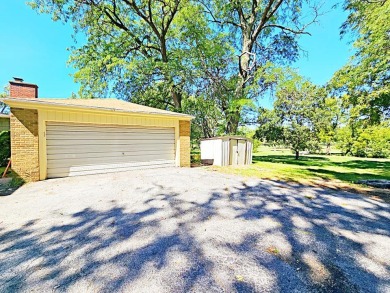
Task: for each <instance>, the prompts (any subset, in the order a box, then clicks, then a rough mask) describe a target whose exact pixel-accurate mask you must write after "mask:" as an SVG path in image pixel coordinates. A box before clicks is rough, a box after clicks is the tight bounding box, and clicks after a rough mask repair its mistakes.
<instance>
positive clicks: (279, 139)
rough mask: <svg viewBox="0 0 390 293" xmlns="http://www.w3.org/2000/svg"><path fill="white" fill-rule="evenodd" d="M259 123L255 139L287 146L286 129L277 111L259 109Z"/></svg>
mask: <svg viewBox="0 0 390 293" xmlns="http://www.w3.org/2000/svg"><path fill="white" fill-rule="evenodd" d="M257 122H258V124H259V127H258V128H257V130H256V133H255V138H257V139H260V140H262V141H266V142H268V143H274V144H283V145H284V144H285V139H284V127H283V125H282V121H281V119H280V118H279V117H278V116H277V114H276V112H275V110H269V109H265V108H259V115H258V121H257Z"/></svg>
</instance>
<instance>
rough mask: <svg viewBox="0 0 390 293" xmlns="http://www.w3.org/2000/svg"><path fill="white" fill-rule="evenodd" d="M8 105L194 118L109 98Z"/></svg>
mask: <svg viewBox="0 0 390 293" xmlns="http://www.w3.org/2000/svg"><path fill="white" fill-rule="evenodd" d="M4 102H5V103H6V104H10V105H11V106H12V104H14V105H16V104H19V103H27V104H29V105H30V106H32V107H33V108H34V106H33V105H35V106H36V107H37V108H38V107H40V106H54V107H55V106H59V107H69V108H79V109H96V110H107V111H116V112H127V113H140V114H158V115H164V116H173V117H178V118H180V117H182V118H187V119H188V118H190V119H192V118H194V117H193V116H191V115H187V114H182V113H176V112H171V111H166V110H161V109H157V108H152V107H147V106H143V105H139V104H135V103H130V102H126V101H123V100H119V99H114V98H107V99H55V98H51V99H50V98H39V99H26V98H5V99H4Z"/></svg>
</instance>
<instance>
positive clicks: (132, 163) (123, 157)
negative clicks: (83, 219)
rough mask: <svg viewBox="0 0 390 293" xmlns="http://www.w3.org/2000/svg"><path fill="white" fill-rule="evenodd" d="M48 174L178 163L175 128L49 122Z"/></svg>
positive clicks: (78, 173) (51, 176) (72, 174)
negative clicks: (176, 158)
mask: <svg viewBox="0 0 390 293" xmlns="http://www.w3.org/2000/svg"><path fill="white" fill-rule="evenodd" d="M46 137H47V141H46V145H47V167H48V169H47V170H48V177H49V178H53V177H63V176H76V175H83V174H97V173H106V172H116V171H127V170H133V169H139V168H144V167H145V168H146V167H147V168H152V167H153V166H156V167H164V166H174V165H175V159H174V158H175V133H174V128H150V127H144V128H142V127H138V126H137V127H119V126H118V127H114V126H110V127H107V126H93V125H81V124H80V125H75V124H58V123H55V124H52V123H48V125H47V131H46Z"/></svg>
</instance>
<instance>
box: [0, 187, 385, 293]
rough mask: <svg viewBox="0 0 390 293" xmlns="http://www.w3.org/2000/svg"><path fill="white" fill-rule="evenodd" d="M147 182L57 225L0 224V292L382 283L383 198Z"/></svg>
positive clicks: (381, 287)
mask: <svg viewBox="0 0 390 293" xmlns="http://www.w3.org/2000/svg"><path fill="white" fill-rule="evenodd" d="M156 186H157V187H155V188H154V187H153V188H154V189H153V188H151V187H145V190H148V194H149V193H150V195H148V196H147V195H146V194H145V199H144V200H143V201H142V202H141V203H138V204H137V207H136V209H134V210H131V209H129V206H131V201H129V203H128V204H127V205H126V204H125V203H124V202H115V201H114V202H112V203H111V206H107V208H106V209H104V210H102V209H96V208H93V207H87V208H84V209H82V210H81V211H79V212H76V213H72V214H70V215H66V214H65V215H63V216H62V217H61V218H59V220H58V221H56V224H55V225H53V224H45V220H44V219H36V220H28V221H26V222H25V223H24V224H23V225H22V226H20V227H17V228H14V229H8V228H7V227H4V226H2V227H1V230H0V271H1V272H2V274H1V276H0V291H1V292H18V291H31V290H40V291H48V290H55V291H94V292H97V291H100V292H117V291H127V292H129V291H133V292H134V291H137V292H140V291H144V292H188V291H198V292H206V291H207V292H220V291H228V292H290V291H296V292H386V291H388V290H389V289H390V287H389V286H390V278H389V275H390V274H389V273H390V271H389V268H390V228H389V227H390V220H389V212H390V209H389V205H387V204H385V203H380V202H376V201H374V200H370V199H368V198H363V197H360V196H358V195H354V194H350V193H335V192H332V191H330V190H326V189H321V188H315V189H313V188H307V187H305V186H303V185H294V186H288V185H286V184H283V183H280V182H272V181H261V182H256V184H248V183H247V182H241V183H240V184H232V185H231V186H228V187H227V188H219V187H218V188H215V189H214V190H209V192H208V193H207V192H205V190H206V189H200V190H199V191H191V188H192V187H191V186H189V187H188V189H189V190H188V192H186V191H183V192H179V191H177V190H175V189H174V188H171V187H169V186H164V185H162V184H160V185H156ZM204 188H205V187H204ZM151 190H157V191H156V192H154V193H153V192H152V191H151Z"/></svg>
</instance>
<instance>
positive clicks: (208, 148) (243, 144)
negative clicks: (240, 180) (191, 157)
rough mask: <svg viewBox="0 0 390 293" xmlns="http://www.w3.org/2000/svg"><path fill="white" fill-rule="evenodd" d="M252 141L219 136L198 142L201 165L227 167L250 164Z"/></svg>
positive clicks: (237, 137) (240, 137)
mask: <svg viewBox="0 0 390 293" xmlns="http://www.w3.org/2000/svg"><path fill="white" fill-rule="evenodd" d="M252 146H253V144H252V140H251V139H249V138H247V137H242V136H220V137H213V138H206V139H202V140H201V141H200V152H201V161H202V163H203V164H209V165H216V166H228V165H249V164H252V148H253V147H252Z"/></svg>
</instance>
